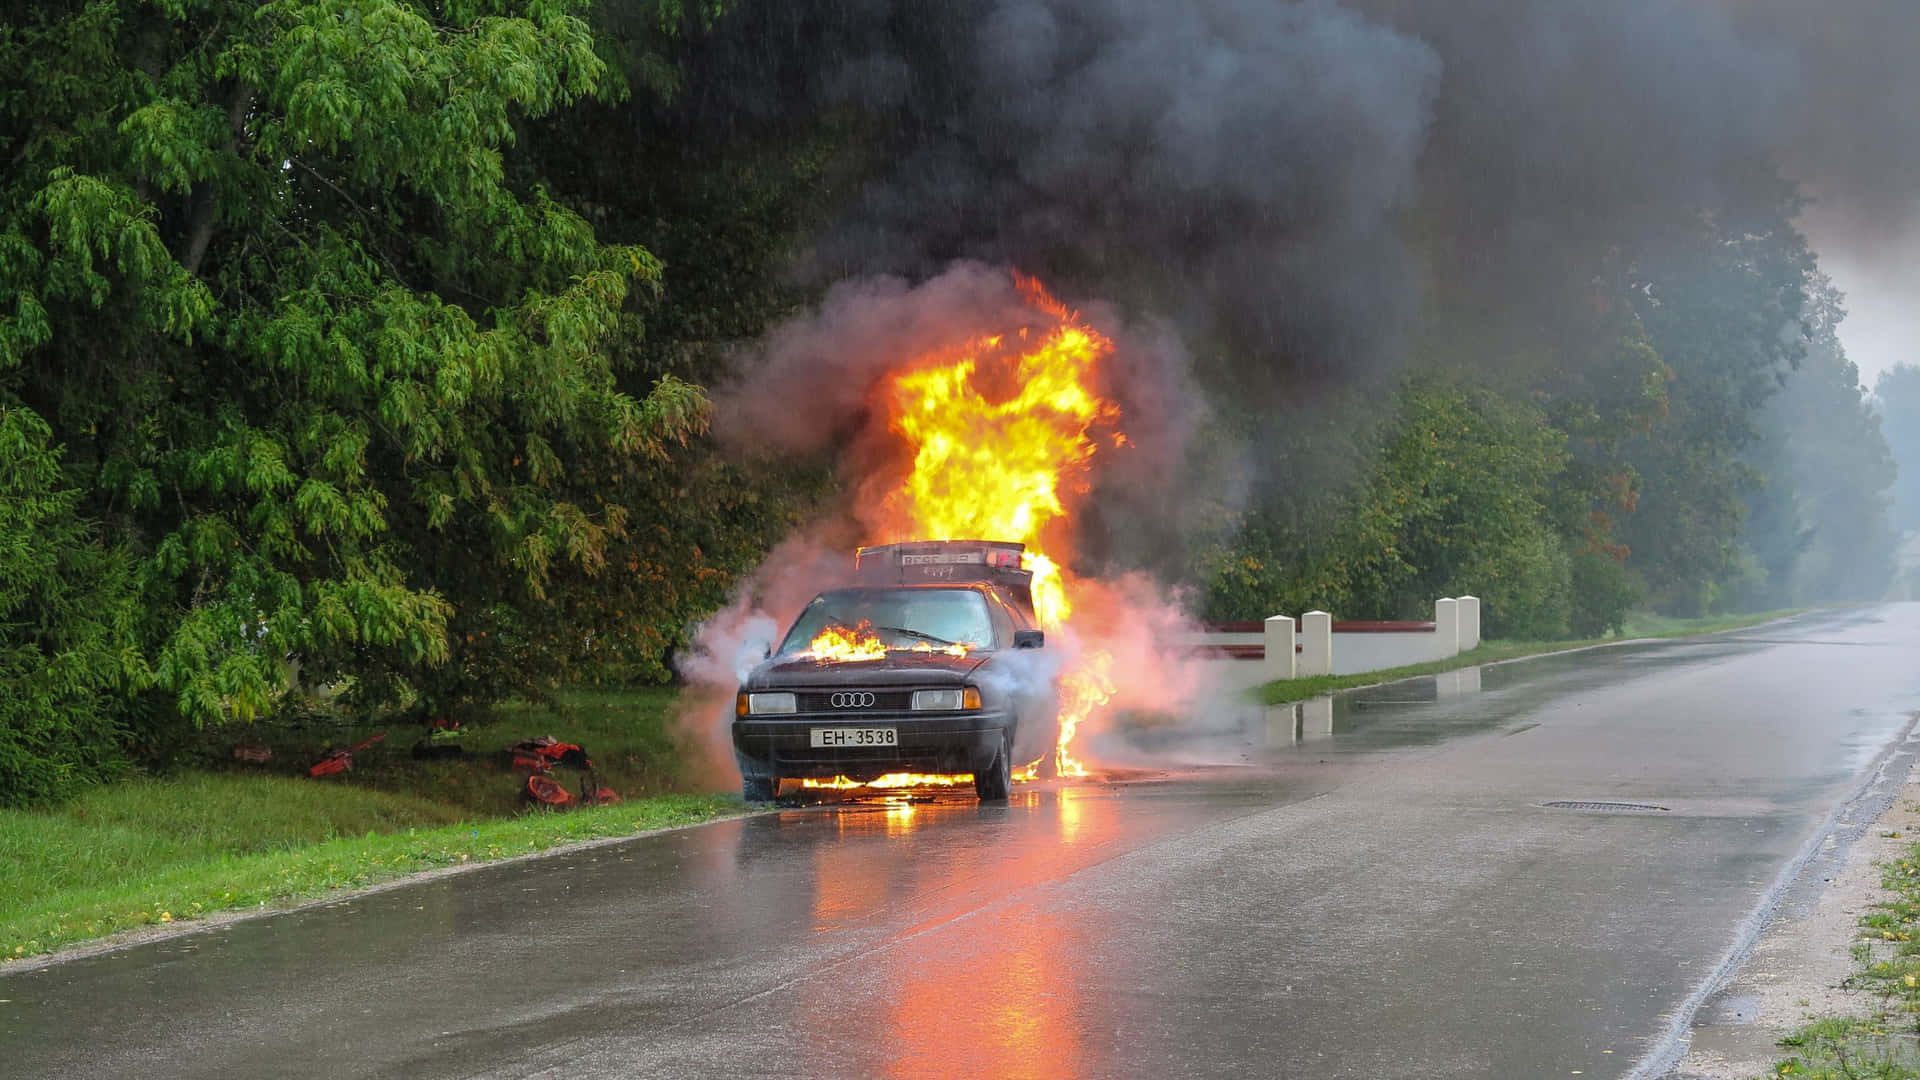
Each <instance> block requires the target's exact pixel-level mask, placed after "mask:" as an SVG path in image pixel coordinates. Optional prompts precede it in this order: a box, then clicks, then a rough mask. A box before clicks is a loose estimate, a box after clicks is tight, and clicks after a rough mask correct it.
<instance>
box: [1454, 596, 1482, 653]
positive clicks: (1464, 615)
mask: <svg viewBox="0 0 1920 1080" xmlns="http://www.w3.org/2000/svg"><path fill="white" fill-rule="evenodd" d="M1456 599H1458V600H1459V601H1460V651H1461V652H1466V651H1467V650H1469V649H1475V648H1478V647H1479V646H1480V598H1479V597H1477V596H1461V597H1456Z"/></svg>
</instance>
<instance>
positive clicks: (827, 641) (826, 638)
mask: <svg viewBox="0 0 1920 1080" xmlns="http://www.w3.org/2000/svg"><path fill="white" fill-rule="evenodd" d="M893 648H897V647H895V646H889V645H888V644H887V643H886V642H884V641H881V640H880V638H879V636H878V635H876V634H875V633H874V632H873V624H872V623H870V622H868V621H866V620H865V619H862V620H860V622H859V623H858V624H856V625H854V626H852V627H845V626H829V627H827V628H826V629H824V630H822V631H820V632H819V633H818V634H816V635H814V638H813V640H812V641H809V642H807V647H806V649H805V650H804V651H802V652H801V653H800V654H799V655H800V656H801V657H803V658H805V659H809V660H814V661H817V662H819V663H822V664H851V663H857V662H859V661H862V660H885V659H886V658H887V652H888V650H889V649H893ZM972 650H973V646H971V645H969V644H967V643H966V642H964V641H956V642H954V643H952V644H950V645H935V644H933V643H932V642H929V641H918V642H915V643H914V644H912V645H911V646H907V647H905V648H899V649H898V651H902V652H918V653H936V652H937V653H945V654H946V655H948V656H965V655H967V653H969V652H971V651H972Z"/></svg>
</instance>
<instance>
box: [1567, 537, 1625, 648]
mask: <svg viewBox="0 0 1920 1080" xmlns="http://www.w3.org/2000/svg"><path fill="white" fill-rule="evenodd" d="M1639 599H1640V596H1639V590H1637V589H1635V588H1634V587H1633V582H1632V581H1631V580H1630V579H1629V578H1628V577H1627V568H1626V566H1625V565H1623V564H1622V563H1621V562H1620V561H1619V560H1617V559H1612V558H1608V557H1607V556H1605V555H1602V554H1598V553H1595V552H1583V553H1581V554H1579V555H1575V556H1574V557H1573V610H1572V614H1571V616H1570V619H1569V623H1570V625H1571V626H1572V629H1573V634H1574V636H1575V637H1583V638H1588V637H1600V636H1602V635H1605V634H1608V633H1618V632H1619V630H1620V627H1621V625H1622V623H1624V622H1625V620H1626V617H1627V609H1628V608H1631V607H1632V606H1633V605H1634V604H1635V603H1636V602H1638V601H1639Z"/></svg>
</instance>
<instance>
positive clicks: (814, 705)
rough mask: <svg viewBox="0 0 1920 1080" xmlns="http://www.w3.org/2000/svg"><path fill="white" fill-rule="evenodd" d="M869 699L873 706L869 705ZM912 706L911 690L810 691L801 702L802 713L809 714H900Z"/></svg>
mask: <svg viewBox="0 0 1920 1080" xmlns="http://www.w3.org/2000/svg"><path fill="white" fill-rule="evenodd" d="M869 699H871V700H872V702H873V704H871V705H869V704H867V701H868V700H869ZM836 702H837V703H836ZM912 705H913V691H911V690H859V689H847V690H820V691H813V690H809V691H807V692H805V693H803V694H801V695H800V701H799V706H800V711H801V712H807V713H822V712H844V713H856V714H857V713H865V712H887V711H893V712H899V711H901V710H904V709H908V708H911V707H912Z"/></svg>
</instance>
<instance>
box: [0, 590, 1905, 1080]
mask: <svg viewBox="0 0 1920 1080" xmlns="http://www.w3.org/2000/svg"><path fill="white" fill-rule="evenodd" d="M1478 683H1479V687H1478V689H1477V690H1476V689H1475V688H1474V685H1473V679H1472V678H1471V676H1470V675H1469V676H1467V677H1455V678H1450V679H1446V680H1445V681H1443V682H1441V683H1438V684H1436V682H1435V680H1431V679H1429V680H1419V681H1414V682H1410V683H1402V684H1397V685H1394V686H1390V687H1384V688H1380V689H1376V690H1373V691H1367V692H1362V693H1359V694H1355V695H1350V696H1347V697H1344V698H1340V699H1338V700H1337V701H1336V702H1335V704H1334V707H1333V708H1332V710H1331V713H1330V721H1331V728H1332V730H1331V732H1330V733H1328V731H1327V730H1326V726H1327V723H1328V717H1327V716H1326V715H1324V714H1319V713H1309V714H1308V715H1306V716H1304V717H1298V716H1296V714H1295V712H1294V710H1293V709H1292V708H1291V707H1289V708H1287V709H1284V710H1273V711H1271V712H1269V713H1262V712H1261V711H1259V710H1249V711H1248V712H1247V713H1246V714H1245V715H1240V716H1227V715H1219V716H1207V717H1196V718H1193V721H1192V724H1191V726H1190V727H1189V728H1187V729H1182V730H1180V731H1156V732H1147V733H1142V734H1141V735H1139V736H1138V737H1137V738H1136V739H1135V743H1136V745H1137V746H1138V747H1140V748H1141V749H1140V750H1139V751H1138V753H1139V754H1140V755H1141V758H1142V760H1147V761H1164V762H1182V763H1185V764H1181V765H1180V766H1178V767H1172V768H1167V769H1166V770H1165V771H1164V772H1162V771H1155V770H1151V769H1150V770H1147V771H1145V772H1143V773H1141V774H1139V775H1137V776H1135V777H1133V778H1131V779H1128V780H1125V781H1122V782H1108V783H1092V784H1085V785H1079V786H1066V787H1052V788H1023V789H1020V790H1017V791H1016V794H1015V798H1014V801H1013V803H1012V804H1011V805H1009V806H999V807H982V806H978V805H976V804H975V803H974V802H973V800H972V798H971V796H970V795H969V796H966V797H961V796H957V795H942V796H939V797H937V798H934V799H932V800H931V801H909V800H907V799H903V798H894V799H884V800H881V799H876V800H870V801H859V802H850V803H845V804H840V805H832V806H816V807H810V808H805V809H790V810H784V811H781V812H778V813H773V814H767V815H763V816H759V817H754V818H750V819H746V820H740V821H733V822H725V823H720V824H715V825H711V826H705V827H701V828H697V829H689V830H684V831H680V832H674V833H668V834H663V835H659V836H655V837H650V838H645V839H641V840H637V841H632V842H628V843H624V844H620V845H614V846H606V847H599V848H594V849H591V850H588V851H584V852H580V853H577V854H574V855H570V856H560V857H554V858H547V859H541V860H534V861H527V862H521V863H515V864H510V865H506V866H498V867H491V868H485V869H481V870H477V871H473V872H470V873H464V874H459V875H455V876H451V877H445V878H441V879H438V880H434V881H431V882H427V883H423V884H420V885H416V886H410V887H405V888H400V889H394V890H390V891H387V892H382V893H377V894H374V895H370V896H366V897H362V898H360V899H356V900H353V901H348V902H341V903H337V904H332V905H328V906H324V907H316V908H311V909H307V910H304V911H300V912H295V913H291V914H287V915H282V916H277V917H272V918H264V919H258V920H252V921H247V922H242V923H237V924H233V925H229V926H226V927H222V928H219V929H217V930H214V931H211V932H207V933H201V934H194V935H188V936H184V937H178V938H173V939H169V940H166V941H162V942H158V943H154V944H150V945H146V946H141V947H137V948H131V949H126V950H122V951H119V952H114V953H109V954H104V955H99V956H95V957H91V958H87V959H82V960H77V961H73V962H70V963H65V964H57V965H53V966H50V967H47V968H43V969H40V970H36V971H30V972H23V973H16V974H12V975H7V976H0V998H3V999H6V1000H5V1001H4V1003H0V1061H4V1062H5V1066H4V1073H5V1075H7V1076H9V1077H38V1076H74V1077H107V1076H129V1077H132V1076H140V1077H166V1076H180V1077H248V1078H253V1077H301V1076H314V1077H340V1076H381V1077H469V1076H485V1077H495V1076H498V1077H523V1076H551V1077H556V1078H558V1077H567V1078H577V1077H628V1076H631V1077H748V1076H758V1077H848V1078H855V1077H858V1078H867V1077H900V1078H923V1077H936V1076H955V1077H960V1076H964V1077H973V1078H995V1077H1011V1078H1018V1077H1033V1078H1058V1077H1140V1078H1161V1077H1189V1076H1190V1077H1220V1076H1247V1077H1266V1076H1300V1077H1309V1076H1310V1077H1316V1078H1324V1077H1421V1078H1434V1077H1496V1078H1502V1080H1524V1078H1535V1077H1566V1076H1571V1075H1575V1074H1576V1073H1577V1074H1578V1075H1581V1076H1584V1077H1589V1078H1597V1077H1619V1076H1627V1075H1632V1074H1634V1073H1635V1072H1636V1071H1639V1072H1640V1073H1642V1074H1647V1075H1652V1074H1657V1072H1658V1070H1659V1067H1660V1066H1662V1065H1663V1064H1664V1063H1665V1062H1666V1060H1667V1058H1668V1057H1669V1056H1670V1054H1669V1051H1672V1050H1677V1048H1678V1047H1677V1044H1676V1043H1674V1042H1672V1041H1671V1039H1670V1038H1669V1036H1670V1035H1671V1034H1672V1033H1673V1032H1674V1031H1676V1030H1678V1029H1679V1027H1680V1026H1681V1025H1680V1024H1679V1021H1683V1020H1684V1018H1685V1009H1686V1008H1687V1007H1688V1006H1689V1005H1690V1003H1691V1002H1693V1001H1695V1000H1697V999H1698V996H1699V995H1700V993H1701V992H1702V991H1703V988H1704V986H1705V984H1706V983H1707V982H1708V981H1710V980H1711V978H1712V976H1713V975H1714V973H1715V971H1716V969H1717V968H1718V967H1719V966H1720V965H1721V964H1722V962H1723V961H1724V960H1725V959H1726V958H1727V957H1728V956H1729V954H1730V952H1737V948H1738V946H1739V944H1740V942H1741V941H1742V940H1743V934H1744V933H1745V932H1746V931H1747V930H1750V929H1751V924H1752V923H1753V918H1754V916H1755V915H1756V913H1758V912H1760V911H1762V910H1763V909H1764V908H1765V907H1766V906H1767V904H1768V903H1769V901H1770V898H1771V897H1772V896H1773V895H1774V893H1775V891H1776V887H1777V886H1778V885H1779V883H1780V882H1781V880H1782V876H1783V872H1785V871H1787V870H1789V869H1790V868H1792V867H1793V866H1794V865H1795V862H1796V859H1797V858H1798V857H1799V856H1801V855H1802V854H1803V853H1805V852H1807V851H1809V850H1810V845H1813V844H1814V843H1815V842H1816V841H1817V840H1818V839H1819V838H1820V836H1821V835H1822V830H1823V829H1824V828H1825V825H1826V823H1827V822H1828V820H1829V817H1830V815H1831V814H1832V813H1833V812H1834V810H1835V809H1836V807H1838V806H1839V805H1841V804H1842V803H1843V802H1845V801H1846V800H1848V799H1849V798H1852V797H1854V796H1855V795H1856V794H1857V793H1859V792H1860V791H1862V790H1863V785H1865V784H1866V783H1867V782H1868V781H1870V780H1871V779H1873V778H1874V776H1875V775H1877V774H1890V771H1897V770H1899V769H1901V768H1904V766H1905V763H1906V760H1907V758H1906V754H1907V753H1908V752H1909V751H1908V750H1907V748H1906V739H1907V736H1908V733H1909V729H1910V727H1911V726H1912V719H1911V716H1910V715H1909V714H1910V713H1911V712H1912V711H1913V710H1915V709H1920V604H1906V605H1889V606H1885V607H1881V608H1876V609H1871V610H1868V611H1864V612H1857V613H1847V614H1840V615H1816V616H1808V617H1802V618H1799V619H1796V620H1792V621H1790V622H1787V623H1780V624H1772V625H1769V626H1765V627H1760V628H1756V629H1753V630H1749V631H1745V632H1740V633H1734V634H1729V635H1724V636H1719V637H1714V638H1706V639H1692V640H1681V641H1674V642H1665V643H1658V644H1652V645H1640V646H1625V647H1618V648H1611V649H1605V650H1598V651H1591V652H1586V653H1580V654H1575V655H1570V656H1564V657H1556V658H1548V659H1543V660H1537V661H1529V662H1525V663H1519V664H1510V665H1502V666H1499V667H1493V668H1488V669H1485V670H1484V671H1483V672H1481V673H1480V677H1479V680H1478ZM1443 694H1444V695H1445V696H1442V695H1443ZM1201 762H1214V763H1218V764H1212V765H1201V764H1195V763H1201ZM1883 766H1884V767H1885V768H1883ZM1883 779H1884V775H1883ZM1555 801H1566V802H1589V803H1591V802H1608V803H1637V804H1645V805H1649V806H1658V807H1664V808H1665V809H1661V810H1643V811H1632V810H1625V811H1622V810H1617V809H1616V810H1605V809H1600V810H1596V809H1579V808H1547V807H1543V806H1542V805H1541V804H1543V803H1548V802H1555ZM1743 924H1744V925H1743Z"/></svg>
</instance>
